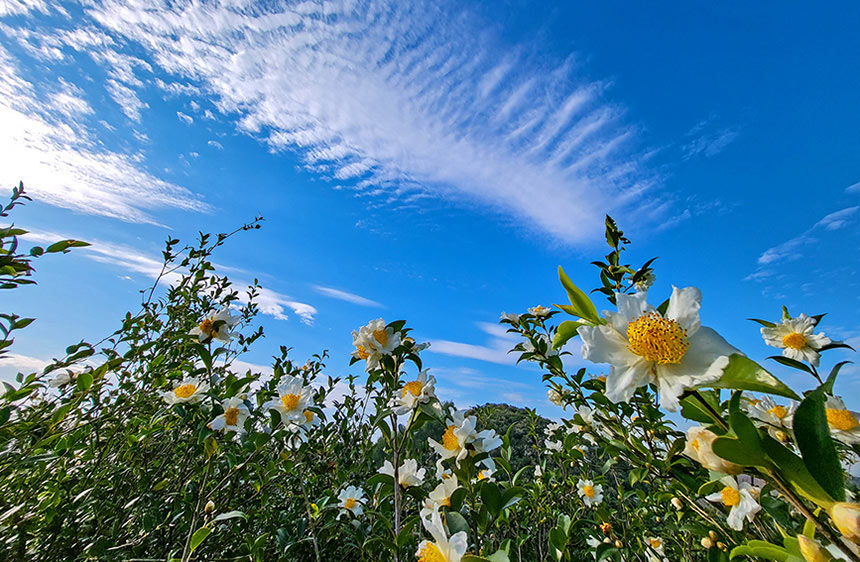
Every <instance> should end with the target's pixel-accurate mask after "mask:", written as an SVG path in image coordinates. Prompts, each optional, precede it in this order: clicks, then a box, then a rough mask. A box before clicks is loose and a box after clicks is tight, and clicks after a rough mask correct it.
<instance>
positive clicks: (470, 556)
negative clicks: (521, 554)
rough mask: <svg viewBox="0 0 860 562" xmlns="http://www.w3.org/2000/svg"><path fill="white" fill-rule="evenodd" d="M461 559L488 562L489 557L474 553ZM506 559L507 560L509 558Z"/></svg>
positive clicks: (466, 561) (464, 561) (468, 561)
mask: <svg viewBox="0 0 860 562" xmlns="http://www.w3.org/2000/svg"><path fill="white" fill-rule="evenodd" d="M460 560H462V561H463V562H488V560H489V559H487V558H484V557H483V556H475V555H474V554H466V555H464V556H463V557H462V558H460ZM505 560H507V558H506V559H505Z"/></svg>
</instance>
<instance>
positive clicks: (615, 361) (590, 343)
mask: <svg viewBox="0 0 860 562" xmlns="http://www.w3.org/2000/svg"><path fill="white" fill-rule="evenodd" d="M577 333H578V334H579V336H580V337H581V338H582V358H583V359H586V360H588V361H591V362H592V363H609V364H610V365H626V364H627V363H629V362H630V361H631V360H632V358H633V357H634V355H633V353H632V352H631V351H630V350H629V349H627V339H626V338H624V337H623V336H622V335H621V334H620V333H618V332H617V331H616V330H614V329H613V328H611V327H609V326H580V328H579V330H577Z"/></svg>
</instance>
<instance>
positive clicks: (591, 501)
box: [576, 480, 603, 507]
mask: <svg viewBox="0 0 860 562" xmlns="http://www.w3.org/2000/svg"><path fill="white" fill-rule="evenodd" d="M576 492H577V493H578V494H579V496H580V497H581V498H582V501H583V503H584V504H585V505H587V506H588V507H591V506H593V505H598V504H600V502H602V501H603V486H601V485H600V484H595V483H594V482H592V481H591V480H580V481H579V482H577V483H576Z"/></svg>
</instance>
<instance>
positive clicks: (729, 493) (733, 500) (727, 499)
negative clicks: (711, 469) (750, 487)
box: [720, 486, 741, 507]
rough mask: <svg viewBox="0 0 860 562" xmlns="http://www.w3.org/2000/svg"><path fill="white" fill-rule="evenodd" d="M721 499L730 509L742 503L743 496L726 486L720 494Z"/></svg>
mask: <svg viewBox="0 0 860 562" xmlns="http://www.w3.org/2000/svg"><path fill="white" fill-rule="evenodd" d="M720 497H721V498H722V500H723V503H724V504H725V505H727V506H729V507H733V506H736V505H738V504H739V503H741V494H740V492H738V491H737V490H735V489H734V488H732V487H731V486H726V487H725V488H723V490H722V491H721V492H720Z"/></svg>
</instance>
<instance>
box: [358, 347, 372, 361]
mask: <svg viewBox="0 0 860 562" xmlns="http://www.w3.org/2000/svg"><path fill="white" fill-rule="evenodd" d="M355 350H356V352H358V357H359V358H361V359H367V358H368V357H370V354H369V353H368V352H367V349H366V348H365V347H364V346H363V345H361V344H358V345H357V346H355Z"/></svg>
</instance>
